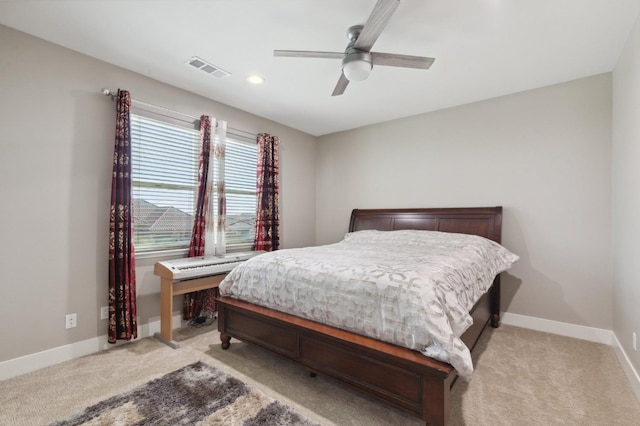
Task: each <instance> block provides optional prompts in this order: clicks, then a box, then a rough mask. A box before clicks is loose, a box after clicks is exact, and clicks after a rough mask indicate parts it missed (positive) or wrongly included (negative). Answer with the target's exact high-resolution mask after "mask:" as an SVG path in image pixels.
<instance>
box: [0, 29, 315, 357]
mask: <svg viewBox="0 0 640 426" xmlns="http://www.w3.org/2000/svg"><path fill="white" fill-rule="evenodd" d="M102 87H107V88H110V89H117V88H123V89H126V90H129V91H130V92H131V94H132V97H133V98H134V99H138V100H141V101H145V102H148V103H151V104H155V105H160V106H164V107H167V108H170V109H173V110H176V111H180V112H183V113H186V114H189V115H192V116H200V115H201V114H203V113H207V114H210V115H213V116H215V117H217V118H219V119H223V120H227V121H228V122H229V126H231V127H234V128H239V129H243V130H247V131H250V132H256V133H257V132H268V133H271V134H273V135H277V136H279V137H280V141H281V190H282V195H281V197H282V198H281V206H282V208H281V219H282V223H283V228H282V245H283V246H284V247H299V246H306V245H311V244H313V243H314V240H315V231H314V226H315V204H314V203H315V196H314V191H315V169H314V167H315V148H316V138H315V137H313V136H310V135H307V134H304V133H301V132H299V131H296V130H293V129H291V128H288V127H285V126H282V125H280V124H277V123H274V122H272V121H268V120H265V119H263V118H260V117H257V116H254V115H251V114H248V113H246V112H243V111H240V110H237V109H234V108H231V107H229V106H226V105H223V104H220V103H216V102H213V101H211V100H209V99H206V98H203V97H200V96H198V95H195V94H193V93H188V92H185V91H182V90H179V89H176V88H174V87H171V86H168V85H165V84H162V83H159V82H157V81H155V80H152V79H150V78H147V77H144V76H142V75H139V74H135V73H131V72H129V71H126V70H123V69H121V68H118V67H115V66H112V65H109V64H106V63H104V62H101V61H98V60H95V59H92V58H90V57H87V56H84V55H81V54H78V53H76V52H73V51H70V50H68V49H65V48H62V47H59V46H56V45H53V44H51V43H48V42H45V41H42V40H40V39H37V38H34V37H31V36H28V35H26V34H23V33H20V32H17V31H14V30H12V29H9V28H7V27H3V26H0V162H1V164H2V166H1V167H0V195H1V198H0V199H1V200H2V206H3V207H2V209H0V223H2V228H3V229H2V233H1V237H0V238H1V240H0V264H1V266H2V268H1V270H2V277H1V278H0V294H1V295H2V296H1V297H0V324H1V325H0V342H1V343H0V362H1V361H4V360H8V359H14V358H17V357H20V356H23V355H27V354H31V353H36V352H40V351H43V350H46V349H49V348H54V347H59V346H63V345H66V344H69V343H74V342H79V341H82V340H85V339H90V338H92V337H96V336H102V335H105V334H106V330H107V326H106V321H100V320H99V307H100V306H105V305H106V304H107V291H108V284H107V266H108V262H107V236H108V220H109V218H108V211H109V200H110V191H111V186H110V185H111V183H110V181H111V177H110V175H111V159H112V156H113V140H114V126H115V104H114V103H113V102H111V101H110V100H109V98H107V97H106V96H103V95H102V94H100V93H99V92H100V88H102ZM152 265H153V261H149V260H146V261H145V260H140V261H139V262H138V265H137V266H138V267H137V269H136V273H137V279H138V313H139V317H140V319H139V325H145V324H147V323H148V322H149V321H157V320H158V319H159V299H160V298H159V280H158V279H157V277H155V276H154V275H153V271H152ZM179 309H180V308H179V307H177V311H179ZM74 312H75V313H77V314H78V327H77V328H75V329H70V330H65V328H64V317H65V314H67V313H74Z"/></svg>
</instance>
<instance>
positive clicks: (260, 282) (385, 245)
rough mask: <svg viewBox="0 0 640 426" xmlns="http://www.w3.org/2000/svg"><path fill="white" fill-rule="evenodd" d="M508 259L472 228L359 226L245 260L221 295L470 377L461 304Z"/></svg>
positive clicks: (465, 310)
mask: <svg viewBox="0 0 640 426" xmlns="http://www.w3.org/2000/svg"><path fill="white" fill-rule="evenodd" d="M517 259H518V256H516V255H515V254H513V253H511V252H510V251H508V250H507V249H505V248H504V247H502V246H501V245H499V244H497V243H495V242H493V241H490V240H488V239H485V238H482V237H477V236H473V235H465V234H451V233H443V232H433V231H358V232H352V233H348V234H347V235H346V236H345V238H344V240H342V241H341V242H339V243H336V244H330V245H325V246H318V247H308V248H301V249H288V250H280V251H275V252H270V253H265V254H262V255H260V256H257V257H254V258H252V259H249V260H248V261H246V262H244V263H242V264H240V265H239V266H237V267H236V268H235V269H234V270H233V271H232V272H231V273H230V274H229V275H228V276H227V277H226V278H225V280H224V281H223V282H222V283H221V284H220V293H221V295H223V296H230V297H233V298H237V299H240V300H244V301H247V302H251V303H255V304H257V305H262V306H267V307H270V308H272V309H275V310H278V311H282V312H286V313H290V314H293V315H297V316H300V317H304V318H308V319H311V320H314V321H318V322H321V323H323V324H327V325H332V326H335V327H337V328H341V329H344V330H349V331H352V332H354V333H359V334H364V335H367V336H370V337H373V338H376V339H379V340H383V341H386V342H389V343H393V344H397V345H400V346H404V347H407V348H411V349H415V350H417V351H420V352H422V353H423V354H425V355H427V356H429V357H433V358H436V359H438V360H441V361H444V362H448V363H450V364H451V365H452V366H453V367H454V368H455V369H456V370H457V371H458V373H459V374H460V375H461V376H462V377H469V376H470V375H471V373H472V372H473V365H472V362H471V354H470V352H469V349H468V348H467V347H466V346H465V345H464V343H463V342H462V340H460V336H461V335H462V333H463V332H464V331H465V330H466V329H467V328H468V327H469V326H470V325H471V324H472V322H473V320H472V318H471V316H470V315H469V310H470V309H471V308H472V307H473V305H474V304H475V303H476V302H477V301H478V299H479V298H480V297H481V296H482V295H483V294H484V293H485V292H486V291H487V290H488V289H489V287H491V284H492V282H493V278H494V277H495V276H496V275H497V274H499V273H500V272H503V271H505V270H507V269H509V268H510V267H511V265H512V263H513V262H515V261H516V260H517Z"/></svg>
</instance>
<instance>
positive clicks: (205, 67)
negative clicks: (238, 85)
mask: <svg viewBox="0 0 640 426" xmlns="http://www.w3.org/2000/svg"><path fill="white" fill-rule="evenodd" d="M186 63H187V64H189V65H191V66H192V67H194V68H198V69H199V70H201V71H204V72H206V73H207V74H211V75H212V76H214V77H217V78H225V77H229V76H230V75H231V73H230V72H228V71H225V70H223V69H222V68H220V67H217V66H215V65H212V64H210V63H209V62H207V61H205V60H204V59H202V58H198V57H197V56H194V57H193V58H191V59H189V60H188V61H187V62H186Z"/></svg>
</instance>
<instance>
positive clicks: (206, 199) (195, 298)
mask: <svg viewBox="0 0 640 426" xmlns="http://www.w3.org/2000/svg"><path fill="white" fill-rule="evenodd" d="M200 143H201V148H202V149H201V151H200V167H199V169H198V200H197V204H196V210H195V217H194V220H193V231H192V232H191V243H190V244H189V257H196V256H204V254H205V240H206V238H205V237H206V234H207V218H208V217H209V212H210V209H211V191H212V187H211V182H212V178H213V170H211V168H210V165H211V117H209V116H207V115H203V116H202V117H200ZM217 290H218V289H217V288H216V289H209V290H202V291H197V292H193V293H187V294H185V295H184V299H183V309H182V318H183V319H184V320H186V321H188V320H191V319H193V318H196V317H198V316H199V315H200V313H201V312H202V311H205V312H210V313H213V312H215V311H216V310H217V309H216V308H217V306H216V302H215V296H216V295H217Z"/></svg>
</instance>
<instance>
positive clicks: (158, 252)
mask: <svg viewBox="0 0 640 426" xmlns="http://www.w3.org/2000/svg"><path fill="white" fill-rule="evenodd" d="M176 114H179V113H176ZM131 115H132V116H138V117H141V118H142V119H150V120H153V121H157V122H160V123H162V124H163V125H168V126H175V127H179V128H183V129H185V128H186V129H190V130H195V131H196V132H197V133H198V137H197V142H196V144H195V145H194V146H195V154H194V157H193V159H194V162H195V169H196V180H197V172H198V168H199V160H200V159H199V157H200V150H201V147H200V136H199V127H200V120H199V119H192V120H185V119H184V118H177V117H174V116H171V115H167V113H166V112H162V113H159V112H156V111H153V110H150V109H146V108H140V107H136V106H135V105H134V106H133V107H132V110H131ZM185 117H188V116H185ZM132 121H133V120H132ZM214 133H215V132H212V143H213V137H214ZM131 136H132V159H131V161H132V167H135V155H136V154H135V152H134V149H133V148H134V147H133V145H134V143H133V138H134V135H133V130H132V132H131ZM255 137H256V136H255V135H253V134H252V133H250V132H246V131H242V130H237V129H227V133H226V137H225V140H226V144H227V152H228V150H229V145H230V143H231V144H234V143H238V144H242V145H246V146H254V147H255V156H256V163H255V167H254V168H253V170H255V173H254V176H255V179H257V167H258V165H257V144H256V142H255ZM252 167H253V166H252ZM229 168H230V165H229V163H228V159H227V158H225V171H226V170H228V169H229ZM132 180H133V176H132ZM254 182H255V181H254ZM160 185H163V183H161V184H160ZM169 186H171V185H169ZM134 188H135V187H134V186H133V182H132V199H133V193H134V192H135V189H134ZM254 188H255V189H254V190H253V191H249V190H240V191H238V190H233V188H231V192H230V190H229V187H228V186H227V185H225V193H226V198H227V203H228V201H229V195H232V196H233V194H235V193H238V192H242V193H244V194H247V195H254V196H257V188H256V187H254ZM193 191H194V192H195V194H194V206H193V209H194V210H195V203H197V191H198V184H197V181H196V184H195V188H194V189H193ZM256 205H257V200H256ZM227 207H228V206H227ZM247 212H248V210H247ZM252 213H253V222H254V224H255V215H256V211H255V208H254V211H253V212H252ZM213 214H214V219H213V220H214V221H216V223H217V220H216V217H217V212H215V211H214V213H213ZM133 215H134V224H133V226H134V238H135V235H136V229H135V227H136V223H135V212H133ZM228 222H229V216H228V208H227V224H228ZM227 232H228V230H227V231H226V232H225V239H226V241H225V245H226V250H227V252H234V251H245V250H252V248H253V244H254V241H253V240H252V241H248V240H247V241H243V242H240V243H230V242H228V238H227V235H226V234H227ZM254 233H255V228H254ZM134 244H135V243H134ZM134 248H135V250H136V251H135V256H136V258H137V259H149V258H177V257H185V256H187V254H188V252H189V247H188V245H187V246H186V247H175V248H167V249H151V250H145V251H139V250H138V248H137V245H134Z"/></svg>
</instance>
